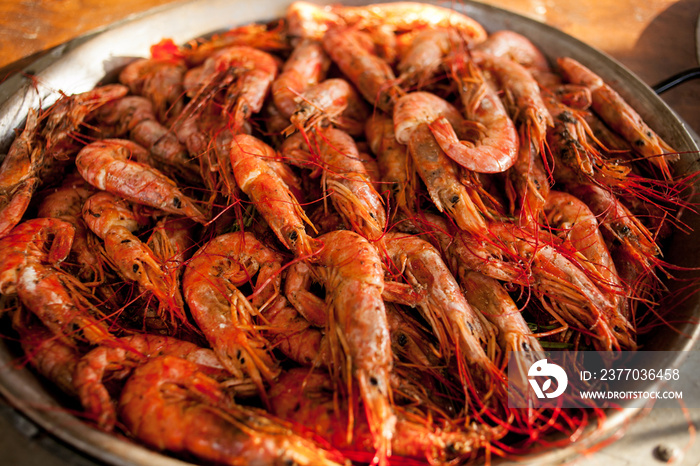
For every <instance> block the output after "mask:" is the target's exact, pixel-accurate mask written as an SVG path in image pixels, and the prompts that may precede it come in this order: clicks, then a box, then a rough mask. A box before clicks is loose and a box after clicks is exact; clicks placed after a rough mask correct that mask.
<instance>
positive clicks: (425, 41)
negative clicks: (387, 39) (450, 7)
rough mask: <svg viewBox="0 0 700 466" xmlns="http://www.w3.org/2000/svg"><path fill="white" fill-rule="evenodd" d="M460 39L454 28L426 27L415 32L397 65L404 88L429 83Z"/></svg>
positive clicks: (419, 86)
mask: <svg viewBox="0 0 700 466" xmlns="http://www.w3.org/2000/svg"><path fill="white" fill-rule="evenodd" d="M459 40H460V39H459V37H458V35H457V32H456V31H455V30H454V29H425V30H422V31H420V32H418V33H417V34H415V36H413V37H412V40H411V43H410V45H409V46H408V48H407V49H406V50H405V51H404V52H403V55H402V57H401V61H399V64H398V65H397V70H398V71H399V81H400V82H401V85H402V86H403V88H404V89H409V88H411V87H413V86H416V87H418V88H421V87H423V86H425V85H426V84H428V83H429V81H430V79H432V77H433V76H434V75H435V74H436V73H437V72H438V71H439V69H440V68H441V67H442V66H443V63H444V62H445V57H446V56H447V54H448V53H449V52H450V51H451V50H452V46H453V44H454V43H456V42H458V41H459Z"/></svg>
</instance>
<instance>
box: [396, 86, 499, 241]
mask: <svg viewBox="0 0 700 466" xmlns="http://www.w3.org/2000/svg"><path fill="white" fill-rule="evenodd" d="M414 103H415V105H414ZM433 104H438V105H440V106H441V108H436V107H435V106H433ZM438 110H440V111H441V112H442V113H443V114H444V115H447V117H448V119H449V118H455V119H457V118H461V117H460V116H459V112H457V110H456V109H455V108H454V107H452V106H451V105H450V104H448V103H447V102H445V101H444V100H442V99H440V98H439V97H437V96H434V95H432V94H428V93H425V92H413V93H411V94H407V95H406V96H404V97H402V98H401V99H400V100H399V102H398V103H397V105H396V108H395V110H394V129H395V131H396V140H397V141H399V142H400V143H402V144H407V145H408V150H409V152H410V154H411V157H412V159H413V161H414V166H415V167H416V171H417V172H418V175H419V176H420V177H421V179H422V180H423V182H424V183H425V185H426V187H427V189H428V193H429V194H430V198H431V200H432V201H433V204H435V207H437V209H438V210H439V211H440V212H447V214H448V215H449V216H450V217H451V218H453V219H454V221H455V223H457V225H458V226H459V227H460V228H462V229H464V230H471V231H483V229H484V227H485V226H486V222H485V220H484V217H483V216H484V215H488V213H487V212H485V211H484V210H481V209H480V208H479V207H480V203H479V202H478V200H477V202H475V201H474V200H473V199H472V197H471V196H470V193H469V191H467V188H466V187H465V186H464V185H463V184H462V183H461V182H460V180H459V177H458V172H457V167H456V165H455V163H454V161H452V159H450V158H449V157H448V156H447V155H446V154H445V152H444V151H443V150H442V148H440V146H439V144H438V143H437V141H436V139H435V136H433V134H432V132H431V130H430V126H429V125H430V123H431V122H432V121H434V118H433V117H435V116H437V115H436V114H435V113H437V111H438Z"/></svg>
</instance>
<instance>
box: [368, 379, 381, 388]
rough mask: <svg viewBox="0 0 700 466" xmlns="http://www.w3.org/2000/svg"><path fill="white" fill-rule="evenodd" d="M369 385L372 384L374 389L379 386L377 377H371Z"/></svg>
mask: <svg viewBox="0 0 700 466" xmlns="http://www.w3.org/2000/svg"><path fill="white" fill-rule="evenodd" d="M369 383H370V384H371V385H372V386H373V387H376V386H377V385H379V380H377V378H376V377H370V378H369Z"/></svg>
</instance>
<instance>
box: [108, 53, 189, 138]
mask: <svg viewBox="0 0 700 466" xmlns="http://www.w3.org/2000/svg"><path fill="white" fill-rule="evenodd" d="M185 71H187V67H186V66H185V64H184V63H183V62H182V60H177V59H174V58H167V59H162V58H161V59H157V58H141V59H137V60H135V61H133V62H131V63H129V64H128V65H126V67H125V68H124V69H123V70H122V71H121V73H119V82H120V83H122V84H124V85H126V86H129V90H130V91H131V93H132V94H136V95H141V96H143V97H146V98H147V99H149V100H150V101H151V102H153V108H154V110H155V114H156V116H157V117H158V121H160V122H161V123H163V124H166V125H167V124H169V123H171V122H172V121H173V119H175V118H177V116H178V115H179V114H180V112H181V111H182V109H183V107H184V100H183V98H184V95H185V91H184V87H183V84H182V82H183V80H184V77H185Z"/></svg>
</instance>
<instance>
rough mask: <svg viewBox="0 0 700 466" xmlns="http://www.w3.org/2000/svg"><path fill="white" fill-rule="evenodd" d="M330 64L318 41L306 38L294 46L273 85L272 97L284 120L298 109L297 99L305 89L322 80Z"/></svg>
mask: <svg viewBox="0 0 700 466" xmlns="http://www.w3.org/2000/svg"><path fill="white" fill-rule="evenodd" d="M330 64H331V61H330V58H328V55H326V52H324V50H323V46H322V45H321V43H320V42H319V41H315V40H311V39H305V40H302V41H301V42H299V43H298V44H297V45H296V47H294V50H293V51H292V54H291V55H290V56H289V58H288V59H287V61H286V62H284V66H283V67H282V72H281V73H280V74H279V76H277V79H275V80H274V81H273V83H272V98H273V100H274V102H275V106H276V107H277V109H278V110H279V111H280V112H281V113H282V115H283V116H284V117H286V118H289V117H290V116H292V114H293V113H294V112H295V111H296V110H297V99H298V98H299V96H300V95H301V94H302V93H303V92H304V91H305V90H306V89H308V88H309V87H310V86H313V85H314V84H318V83H319V82H321V81H323V79H324V78H325V77H326V71H327V70H328V67H329V66H330Z"/></svg>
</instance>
